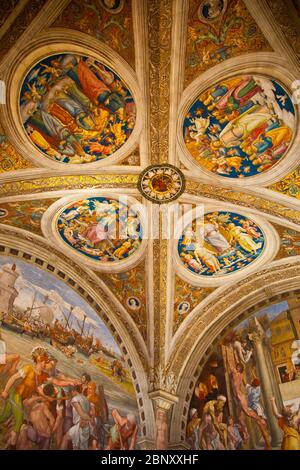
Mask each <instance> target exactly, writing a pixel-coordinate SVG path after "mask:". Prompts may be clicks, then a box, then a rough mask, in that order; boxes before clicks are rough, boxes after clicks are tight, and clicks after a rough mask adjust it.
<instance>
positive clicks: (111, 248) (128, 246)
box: [57, 197, 142, 262]
mask: <svg viewBox="0 0 300 470" xmlns="http://www.w3.org/2000/svg"><path fill="white" fill-rule="evenodd" d="M57 229H58V233H59V234H60V236H61V238H62V239H63V240H64V242H65V243H67V244H68V245H69V246H71V247H72V248H74V249H75V250H76V251H78V252H79V253H82V254H84V255H86V256H88V257H89V258H92V259H94V260H97V261H100V262H115V261H121V260H124V259H126V258H128V257H130V256H131V255H132V254H133V253H135V252H136V250H137V249H138V248H139V247H140V244H141V240H142V227H141V223H140V220H139V217H138V215H137V213H136V212H134V211H133V210H132V209H130V208H128V207H127V206H126V205H125V204H123V203H122V202H120V201H117V200H115V199H110V198H105V197H94V198H88V199H83V200H80V201H76V202H74V203H72V204H70V205H69V206H68V207H66V208H65V209H63V211H62V212H61V213H60V215H59V217H58V219H57Z"/></svg>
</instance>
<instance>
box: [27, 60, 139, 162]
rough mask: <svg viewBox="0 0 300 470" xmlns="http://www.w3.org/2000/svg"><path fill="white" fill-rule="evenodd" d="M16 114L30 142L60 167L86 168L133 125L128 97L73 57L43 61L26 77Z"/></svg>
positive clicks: (109, 77) (98, 69) (96, 65)
mask: <svg viewBox="0 0 300 470" xmlns="http://www.w3.org/2000/svg"><path fill="white" fill-rule="evenodd" d="M20 115H21V119H22V123H23V125H24V128H25V130H26V133H27V135H28V136H29V138H30V139H31V141H32V143H33V144H34V145H35V146H36V147H37V148H38V149H39V150H40V151H41V152H43V153H44V154H45V155H46V156H47V157H49V158H51V159H52V160H55V161H58V162H62V163H73V164H75V163H89V162H95V161H98V160H102V159H104V158H106V157H108V156H109V155H112V154H113V153H115V152H116V151H117V150H118V149H119V148H121V147H122V145H124V143H125V142H126V141H127V140H128V138H129V136H130V134H131V133H132V130H133V128H134V124H135V115H136V109H135V103H134V100H133V97H132V95H131V93H130V91H129V89H128V88H127V87H126V85H125V84H124V83H123V82H122V80H121V79H120V77H119V76H118V75H116V74H115V73H114V72H113V71H112V70H111V69H110V68H108V67H107V66H105V65H103V64H101V63H100V62H99V61H97V60H95V59H93V58H91V57H87V56H82V55H77V54H59V55H53V56H50V57H47V58H45V59H43V60H41V61H40V62H39V63H38V64H37V65H35V66H34V67H33V68H32V69H31V70H30V72H29V73H28V74H27V76H26V78H25V80H24V83H23V86H22V89H21V93H20Z"/></svg>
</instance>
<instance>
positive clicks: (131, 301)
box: [127, 297, 141, 310]
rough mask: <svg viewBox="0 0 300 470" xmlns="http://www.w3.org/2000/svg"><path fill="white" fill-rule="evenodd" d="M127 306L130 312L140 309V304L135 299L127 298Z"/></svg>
mask: <svg viewBox="0 0 300 470" xmlns="http://www.w3.org/2000/svg"><path fill="white" fill-rule="evenodd" d="M127 305H128V307H129V308H130V310H139V309H140V308H141V302H140V301H139V299H138V298H137V297H129V298H128V299H127Z"/></svg>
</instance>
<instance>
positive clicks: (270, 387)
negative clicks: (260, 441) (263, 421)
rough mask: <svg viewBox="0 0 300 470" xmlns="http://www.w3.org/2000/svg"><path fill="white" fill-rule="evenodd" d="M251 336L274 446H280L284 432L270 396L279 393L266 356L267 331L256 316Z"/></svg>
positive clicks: (267, 352)
mask: <svg viewBox="0 0 300 470" xmlns="http://www.w3.org/2000/svg"><path fill="white" fill-rule="evenodd" d="M249 338H250V340H251V342H252V343H253V346H254V351H255V357H256V361H257V367H258V372H259V378H260V382H261V391H262V396H263V399H264V405H265V412H266V415H267V421H268V425H269V430H270V434H271V443H272V447H279V445H280V444H281V441H282V432H281V430H280V428H279V426H278V423H277V419H276V418H275V416H274V413H273V410H272V404H271V401H270V397H271V396H277V393H276V390H274V382H273V380H272V378H271V375H270V370H269V367H268V361H267V358H266V356H267V355H268V354H269V351H268V349H267V348H266V347H265V344H264V341H265V339H266V336H265V332H264V329H263V328H262V326H261V324H260V323H259V321H258V320H257V318H255V329H254V331H253V332H252V333H250V334H249Z"/></svg>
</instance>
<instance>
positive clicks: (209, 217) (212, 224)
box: [178, 211, 265, 277]
mask: <svg viewBox="0 0 300 470" xmlns="http://www.w3.org/2000/svg"><path fill="white" fill-rule="evenodd" d="M264 246H265V238H264V234H263V232H262V230H261V229H260V227H259V226H258V225H257V224H256V223H255V222H254V221H252V220H251V219H249V218H248V217H245V216H243V215H240V214H236V213H233V212H224V211H222V212H221V211H220V212H210V213H207V214H205V215H204V217H203V218H199V219H195V220H193V222H192V224H191V225H188V226H187V227H186V228H185V230H184V231H183V233H182V235H181V237H180V238H179V240H178V254H179V257H180V259H181V262H182V263H183V264H184V266H185V267H186V269H187V270H188V271H190V272H191V273H194V274H197V275H198V276H210V277H216V276H220V275H222V276H223V275H230V274H232V273H234V272H236V271H239V270H240V269H243V268H246V267H247V266H249V265H250V264H251V263H253V262H254V261H255V260H256V259H257V258H258V257H259V256H260V255H261V253H262V251H263V249H264Z"/></svg>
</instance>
